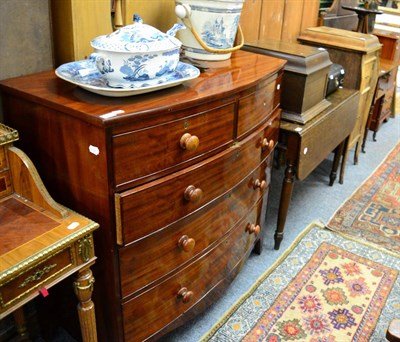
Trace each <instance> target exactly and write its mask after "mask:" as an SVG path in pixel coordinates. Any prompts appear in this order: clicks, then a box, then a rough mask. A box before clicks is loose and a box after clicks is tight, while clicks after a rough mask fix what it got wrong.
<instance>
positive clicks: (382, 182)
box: [327, 143, 400, 253]
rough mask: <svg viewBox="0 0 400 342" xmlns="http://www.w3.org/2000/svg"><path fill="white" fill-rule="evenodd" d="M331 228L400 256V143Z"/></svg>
mask: <svg viewBox="0 0 400 342" xmlns="http://www.w3.org/2000/svg"><path fill="white" fill-rule="evenodd" d="M327 226H328V227H329V228H330V229H332V230H335V231H339V232H342V233H344V234H349V235H353V236H356V237H359V238H362V239H365V240H368V241H371V242H373V243H376V244H379V245H381V246H383V247H385V248H387V249H389V250H391V251H394V252H397V253H400V143H399V144H397V146H395V147H394V149H393V150H392V151H391V152H390V153H389V155H388V156H387V157H386V158H385V160H384V161H383V162H382V163H381V165H380V166H378V168H377V169H376V170H375V171H374V172H373V174H372V175H371V176H370V177H369V178H368V179H367V180H366V181H365V182H364V183H363V184H362V185H361V186H360V187H359V188H358V189H357V190H356V191H355V192H354V194H353V195H352V196H351V197H350V198H349V199H347V200H346V202H345V203H344V204H343V205H342V206H341V207H340V208H339V209H338V210H337V211H336V213H335V214H334V215H333V216H332V218H331V219H330V220H329V223H328V224H327Z"/></svg>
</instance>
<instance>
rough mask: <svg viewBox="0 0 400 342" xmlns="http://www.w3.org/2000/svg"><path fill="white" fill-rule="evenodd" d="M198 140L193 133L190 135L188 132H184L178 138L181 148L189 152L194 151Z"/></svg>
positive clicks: (198, 142) (197, 145)
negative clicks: (179, 138)
mask: <svg viewBox="0 0 400 342" xmlns="http://www.w3.org/2000/svg"><path fill="white" fill-rule="evenodd" d="M199 144H200V140H199V138H198V137H196V136H195V135H191V134H190V133H185V134H184V135H182V137H181V140H180V145H181V148H182V149H184V150H187V151H189V152H194V151H196V150H197V148H198V147H199Z"/></svg>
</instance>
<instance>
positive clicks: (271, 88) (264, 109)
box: [237, 73, 282, 139]
mask: <svg viewBox="0 0 400 342" xmlns="http://www.w3.org/2000/svg"><path fill="white" fill-rule="evenodd" d="M281 83H282V73H279V74H277V75H276V77H274V78H272V79H268V80H266V81H264V83H261V84H260V85H259V86H258V87H257V89H256V91H255V92H253V93H251V94H250V95H248V96H246V97H244V98H242V99H240V101H239V112H238V128H237V136H238V138H239V139H240V138H241V137H242V136H244V135H246V133H248V132H249V131H250V130H252V129H253V128H254V127H256V126H257V125H259V124H261V123H263V122H264V121H265V120H267V118H268V117H270V116H271V114H272V112H273V111H274V109H275V108H277V107H278V106H279V101H280V94H281V86H280V85H281Z"/></svg>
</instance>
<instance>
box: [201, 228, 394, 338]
mask: <svg viewBox="0 0 400 342" xmlns="http://www.w3.org/2000/svg"><path fill="white" fill-rule="evenodd" d="M399 272H400V258H399V256H398V255H397V254H396V253H392V252H390V251H387V250H385V249H383V248H380V247H376V246H375V245H368V244H367V243H360V242H357V241H355V240H353V239H352V238H351V237H346V236H344V235H342V234H340V233H336V232H332V231H330V230H328V229H325V228H324V227H323V226H322V225H321V224H317V223H314V224H312V225H310V227H308V228H307V229H306V230H305V231H304V232H303V233H302V234H301V235H300V236H299V237H297V239H296V240H295V241H294V242H293V244H292V245H291V247H290V248H289V249H288V250H286V251H285V252H284V253H283V254H282V255H281V257H280V258H279V259H278V260H277V262H276V263H275V264H274V265H273V266H272V267H271V268H270V269H269V270H268V271H267V272H266V273H265V274H264V275H263V276H262V277H261V278H260V279H259V280H258V281H257V282H256V284H255V285H254V286H253V287H252V288H251V289H250V291H249V292H248V293H247V294H245V295H244V296H243V297H242V298H241V299H240V300H239V301H238V303H236V304H235V305H234V306H233V307H232V308H231V309H230V310H229V311H228V312H227V313H226V314H225V315H224V317H223V318H222V319H221V320H220V321H219V322H218V323H217V324H216V325H215V326H214V327H213V328H212V329H211V330H210V331H209V332H208V333H207V334H206V335H205V336H204V337H203V338H202V341H219V342H228V341H232V342H236V341H276V342H278V341H301V342H303V341H310V342H347V341H385V337H384V336H385V334H386V329H387V327H388V325H389V322H390V321H391V320H392V319H393V318H395V317H397V318H400V279H399V278H400V276H399Z"/></svg>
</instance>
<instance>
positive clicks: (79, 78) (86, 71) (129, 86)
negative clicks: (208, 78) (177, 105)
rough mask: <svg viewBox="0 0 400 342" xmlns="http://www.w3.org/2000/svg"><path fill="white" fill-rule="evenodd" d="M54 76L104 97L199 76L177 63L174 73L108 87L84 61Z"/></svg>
mask: <svg viewBox="0 0 400 342" xmlns="http://www.w3.org/2000/svg"><path fill="white" fill-rule="evenodd" d="M55 73H56V75H57V76H58V77H60V78H61V79H63V80H65V81H67V82H70V83H73V84H76V85H78V86H80V87H81V88H83V89H86V90H89V91H91V92H94V93H97V94H101V95H105V96H131V95H137V94H142V93H147V92H150V91H156V90H160V89H164V88H169V87H172V86H175V85H179V84H181V83H183V82H185V81H188V80H191V79H194V78H196V77H198V76H199V75H200V71H199V69H197V68H196V67H194V66H192V65H189V64H186V63H182V62H179V63H178V65H177V67H176V69H175V70H174V71H170V72H167V73H165V74H163V75H162V76H160V77H158V78H154V79H150V80H145V81H133V82H123V83H120V84H116V85H114V86H112V87H111V86H110V84H109V81H108V80H107V79H106V78H105V77H104V76H103V75H102V74H101V73H100V72H99V71H98V69H97V68H96V66H95V64H94V62H93V60H90V59H85V60H82V61H77V62H70V63H66V64H63V65H61V66H59V67H58V68H57V69H56V71H55Z"/></svg>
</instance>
